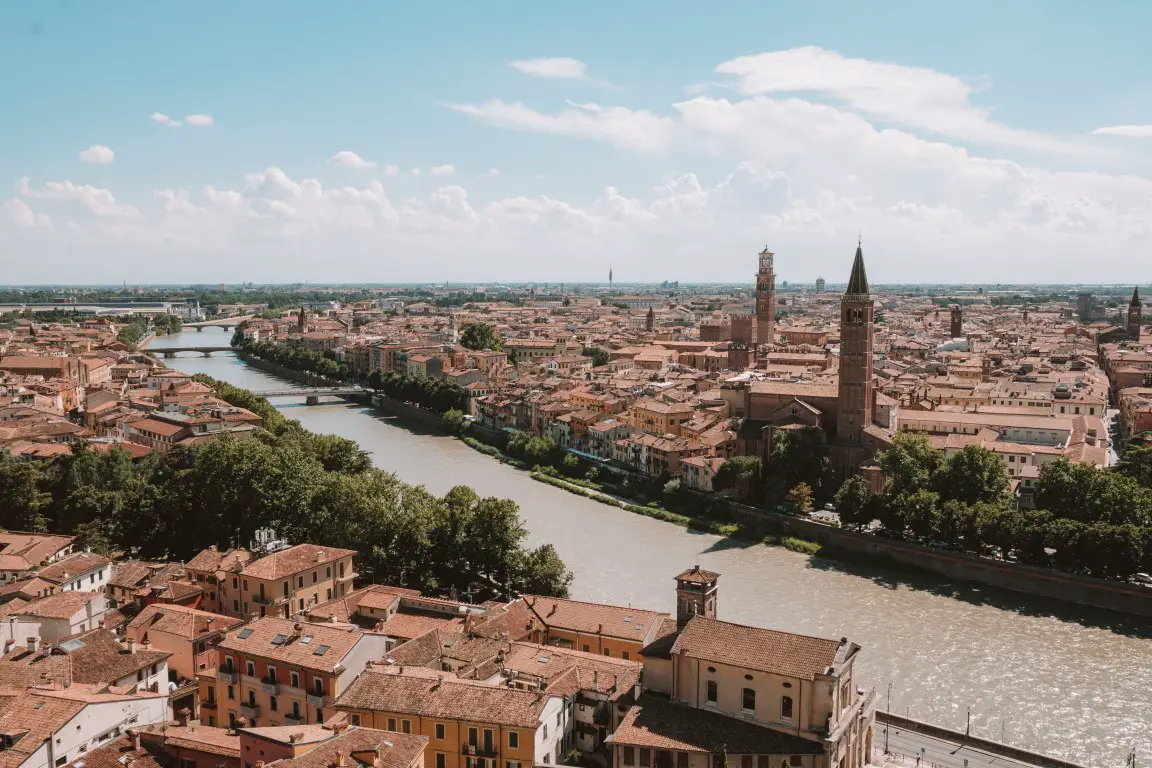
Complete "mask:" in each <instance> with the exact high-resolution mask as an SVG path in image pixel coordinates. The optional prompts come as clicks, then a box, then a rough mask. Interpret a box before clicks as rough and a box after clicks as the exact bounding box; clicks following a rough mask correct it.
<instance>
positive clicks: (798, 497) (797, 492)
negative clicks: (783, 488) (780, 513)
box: [788, 483, 812, 512]
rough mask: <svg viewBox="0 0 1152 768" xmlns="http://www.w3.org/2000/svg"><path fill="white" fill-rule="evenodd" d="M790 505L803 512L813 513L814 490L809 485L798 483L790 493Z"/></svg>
mask: <svg viewBox="0 0 1152 768" xmlns="http://www.w3.org/2000/svg"><path fill="white" fill-rule="evenodd" d="M788 503H789V504H791V505H792V506H794V507H795V508H796V509H798V510H800V511H801V512H811V511H812V489H811V488H810V487H809V486H808V483H797V484H796V485H794V486H792V488H791V489H790V490H789V491H788Z"/></svg>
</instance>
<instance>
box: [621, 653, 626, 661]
mask: <svg viewBox="0 0 1152 768" xmlns="http://www.w3.org/2000/svg"><path fill="white" fill-rule="evenodd" d="M620 658H622V659H624V660H625V661H627V659H628V651H620Z"/></svg>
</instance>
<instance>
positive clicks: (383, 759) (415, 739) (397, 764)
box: [268, 726, 428, 768]
mask: <svg viewBox="0 0 1152 768" xmlns="http://www.w3.org/2000/svg"><path fill="white" fill-rule="evenodd" d="M426 746H428V737H427V736H416V735H414V734H409V733H393V732H392V731H378V730H375V729H373V728H357V727H354V726H353V727H349V728H347V729H346V730H345V731H343V732H342V733H340V734H339V735H338V736H334V737H333V738H332V739H330V740H329V741H326V742H324V743H323V744H319V745H317V746H316V747H313V748H312V749H311V750H309V751H308V752H306V753H304V754H303V755H301V756H299V757H295V758H285V759H283V760H276V761H274V762H271V763H268V766H277V768H288V767H289V766H291V768H330V766H332V765H334V764H335V763H336V756H337V754H348V755H351V757H352V759H353V760H355V761H356V762H358V763H362V764H364V765H369V766H375V768H408V767H409V766H410V765H412V764H413V763H415V762H417V761H418V760H419V759H420V758H421V756H422V755H423V754H424V748H425V747H426Z"/></svg>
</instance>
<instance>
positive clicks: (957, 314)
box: [951, 304, 964, 339]
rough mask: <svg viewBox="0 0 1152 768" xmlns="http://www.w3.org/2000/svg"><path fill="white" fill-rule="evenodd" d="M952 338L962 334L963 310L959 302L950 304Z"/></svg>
mask: <svg viewBox="0 0 1152 768" xmlns="http://www.w3.org/2000/svg"><path fill="white" fill-rule="evenodd" d="M951 320H952V329H951V330H952V333H951V335H952V338H954V339H958V338H960V337H961V336H963V335H964V310H963V309H961V308H960V305H959V304H954V305H953V306H952V318H951Z"/></svg>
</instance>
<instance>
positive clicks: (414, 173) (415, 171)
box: [408, 168, 420, 176]
mask: <svg viewBox="0 0 1152 768" xmlns="http://www.w3.org/2000/svg"><path fill="white" fill-rule="evenodd" d="M408 175H409V176H419V175H420V169H419V168H413V169H412V170H410V171H408Z"/></svg>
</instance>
